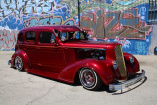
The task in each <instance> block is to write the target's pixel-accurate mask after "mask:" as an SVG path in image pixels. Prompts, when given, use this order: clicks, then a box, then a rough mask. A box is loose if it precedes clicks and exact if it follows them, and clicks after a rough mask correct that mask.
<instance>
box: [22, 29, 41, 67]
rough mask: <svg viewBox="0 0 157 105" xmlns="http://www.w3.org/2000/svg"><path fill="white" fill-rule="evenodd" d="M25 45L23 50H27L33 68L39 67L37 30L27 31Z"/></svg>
mask: <svg viewBox="0 0 157 105" xmlns="http://www.w3.org/2000/svg"><path fill="white" fill-rule="evenodd" d="M24 40H25V41H24V44H25V46H24V47H23V50H24V51H25V53H26V55H27V57H28V59H29V62H30V65H31V67H32V69H37V66H36V65H37V58H38V56H36V53H37V51H36V32H35V31H27V32H26V33H25V39H24Z"/></svg>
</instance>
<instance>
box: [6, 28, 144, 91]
mask: <svg viewBox="0 0 157 105" xmlns="http://www.w3.org/2000/svg"><path fill="white" fill-rule="evenodd" d="M8 63H11V67H15V68H16V69H18V70H19V71H26V72H29V73H33V74H37V75H41V76H45V77H49V78H53V79H57V80H60V81H64V82H68V83H74V81H75V79H77V78H79V80H80V82H81V84H82V86H83V87H84V88H86V89H89V90H97V89H99V88H100V87H101V85H102V83H103V84H105V85H109V90H111V91H116V90H119V89H123V88H125V87H128V86H130V85H132V84H135V83H137V82H138V81H140V80H142V79H144V77H145V71H144V70H142V71H141V73H137V72H139V71H140V69H139V63H138V61H137V59H136V58H135V57H134V56H133V55H131V54H129V53H125V52H123V51H122V46H121V44H119V43H115V42H114V43H109V42H98V41H89V40H88V35H87V33H85V32H84V31H82V30H81V29H80V28H79V27H76V26H35V27H28V28H24V29H22V30H21V31H20V32H19V34H18V41H17V44H16V46H15V53H14V54H13V56H12V58H11V60H9V62H8ZM130 78H131V79H130ZM122 81H123V82H122Z"/></svg>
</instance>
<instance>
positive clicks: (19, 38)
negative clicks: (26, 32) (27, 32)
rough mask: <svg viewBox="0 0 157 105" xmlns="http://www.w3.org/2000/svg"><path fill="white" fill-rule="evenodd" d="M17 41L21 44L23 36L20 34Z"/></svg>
mask: <svg viewBox="0 0 157 105" xmlns="http://www.w3.org/2000/svg"><path fill="white" fill-rule="evenodd" d="M18 41H19V42H23V34H22V33H21V34H19V37H18Z"/></svg>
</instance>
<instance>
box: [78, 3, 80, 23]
mask: <svg viewBox="0 0 157 105" xmlns="http://www.w3.org/2000/svg"><path fill="white" fill-rule="evenodd" d="M78 21H79V26H80V0H78Z"/></svg>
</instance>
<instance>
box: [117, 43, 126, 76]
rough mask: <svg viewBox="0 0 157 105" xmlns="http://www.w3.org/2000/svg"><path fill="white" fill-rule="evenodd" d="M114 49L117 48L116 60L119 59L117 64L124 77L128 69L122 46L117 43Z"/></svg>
mask: <svg viewBox="0 0 157 105" xmlns="http://www.w3.org/2000/svg"><path fill="white" fill-rule="evenodd" d="M114 50H115V56H116V61H117V64H118V68H119V71H120V74H121V76H122V77H125V76H127V71H126V66H125V61H124V56H123V51H122V46H121V45H117V46H115V48H114Z"/></svg>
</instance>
